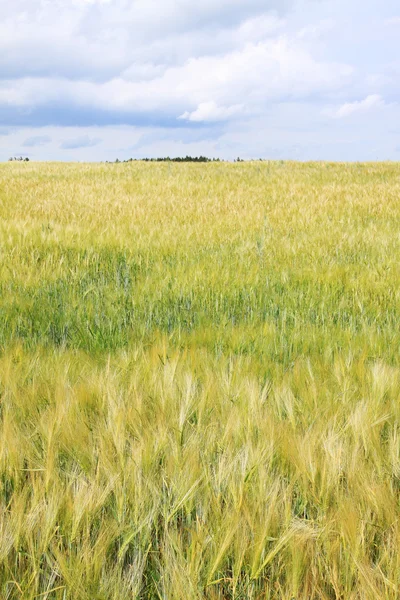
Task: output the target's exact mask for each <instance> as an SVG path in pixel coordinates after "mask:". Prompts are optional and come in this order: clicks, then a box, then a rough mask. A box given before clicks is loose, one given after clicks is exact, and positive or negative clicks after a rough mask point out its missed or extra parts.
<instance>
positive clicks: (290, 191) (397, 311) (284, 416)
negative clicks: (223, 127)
mask: <svg viewBox="0 0 400 600" xmlns="http://www.w3.org/2000/svg"><path fill="white" fill-rule="evenodd" d="M399 281H400V165H399V164H390V163H385V164H383V163H382V164H353V165H346V164H336V165H334V164H328V163H318V164H317V163H309V164H297V163H291V162H281V163H278V162H275V163H266V162H263V163H259V162H252V163H236V164H227V163H210V164H205V165H196V164H169V163H160V164H145V163H128V164H119V165H73V164H64V165H60V164H37V165H35V164H33V163H12V164H6V165H0V598H2V599H3V598H4V599H5V600H8V599H9V600H14V599H22V600H33V599H34V598H42V599H45V600H46V599H47V600H66V599H71V600H128V599H138V600H139V599H140V600H147V599H149V600H152V599H155V600H157V599H158V600H201V599H208V600H214V599H215V600H216V599H220V600H228V599H229V600H239V599H242V600H245V599H246V600H247V599H250V600H261V599H265V600H270V599H271V600H281V599H282V600H291V599H292V598H295V599H296V600H333V599H336V600H339V599H340V600H364V599H365V600H366V599H371V600H372V599H374V600H376V599H383V600H389V599H393V600H395V599H398V598H399V597H400V553H399V548H400V364H399V362H400V361H399V350H400V327H399V324H400V286H399Z"/></svg>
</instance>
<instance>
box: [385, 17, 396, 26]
mask: <svg viewBox="0 0 400 600" xmlns="http://www.w3.org/2000/svg"><path fill="white" fill-rule="evenodd" d="M385 25H389V27H390V26H393V25H394V26H398V25H400V17H390V18H389V19H386V20H385Z"/></svg>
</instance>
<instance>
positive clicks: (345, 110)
mask: <svg viewBox="0 0 400 600" xmlns="http://www.w3.org/2000/svg"><path fill="white" fill-rule="evenodd" d="M384 106H385V101H384V100H383V98H382V96H380V95H379V94H371V95H370V96H367V97H366V98H365V99H364V100H357V101H355V102H346V103H345V104H342V106H340V107H339V108H337V109H336V110H331V109H329V110H328V111H326V112H325V114H327V115H328V116H330V117H332V118H336V119H343V118H345V117H349V116H350V115H352V114H354V113H365V112H368V111H370V110H374V109H377V108H383V107H384Z"/></svg>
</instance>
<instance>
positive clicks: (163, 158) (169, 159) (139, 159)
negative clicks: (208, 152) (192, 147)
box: [106, 156, 220, 163]
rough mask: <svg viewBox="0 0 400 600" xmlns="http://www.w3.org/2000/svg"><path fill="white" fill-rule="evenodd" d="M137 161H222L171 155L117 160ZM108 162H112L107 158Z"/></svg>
mask: <svg viewBox="0 0 400 600" xmlns="http://www.w3.org/2000/svg"><path fill="white" fill-rule="evenodd" d="M136 161H144V162H197V163H207V162H220V159H219V158H207V156H177V157H175V158H171V157H169V156H163V157H160V158H128V159H127V160H119V158H117V160H116V161H115V162H116V163H127V162H136ZM106 162H107V163H108V162H110V161H108V160H106Z"/></svg>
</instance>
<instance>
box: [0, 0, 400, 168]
mask: <svg viewBox="0 0 400 600" xmlns="http://www.w3.org/2000/svg"><path fill="white" fill-rule="evenodd" d="M0 8H1V21H0V159H1V160H6V159H7V158H8V157H9V156H11V155H23V156H29V157H30V158H31V159H36V160H114V159H115V158H117V157H118V158H120V159H124V158H129V157H142V156H143V157H144V156H161V155H167V154H168V155H170V156H174V155H186V154H193V155H198V154H207V155H209V156H215V157H217V156H218V157H220V158H227V159H232V158H234V157H236V156H238V155H239V156H241V157H243V158H259V157H263V158H271V159H273V158H295V159H301V160H306V159H332V160H376V159H381V160H385V159H392V160H399V159H400V151H399V147H400V144H399V141H400V140H399V137H400V133H399V130H400V126H398V125H397V123H399V122H400V98H399V95H400V94H399V91H400V87H399V81H400V79H399V78H400V43H399V41H398V40H399V39H400V7H399V5H398V2H397V0H396V1H395V0H381V1H380V2H378V0H353V1H352V2H348V0H346V1H345V0H335V2H332V0H286V1H282V0H203V1H202V2H198V3H193V2H192V1H191V0H190V1H189V0H163V1H161V0H133V1H132V0H13V2H9V1H8V0H7V1H6V0H0Z"/></svg>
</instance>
